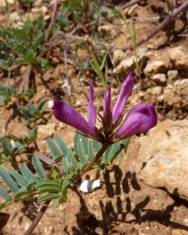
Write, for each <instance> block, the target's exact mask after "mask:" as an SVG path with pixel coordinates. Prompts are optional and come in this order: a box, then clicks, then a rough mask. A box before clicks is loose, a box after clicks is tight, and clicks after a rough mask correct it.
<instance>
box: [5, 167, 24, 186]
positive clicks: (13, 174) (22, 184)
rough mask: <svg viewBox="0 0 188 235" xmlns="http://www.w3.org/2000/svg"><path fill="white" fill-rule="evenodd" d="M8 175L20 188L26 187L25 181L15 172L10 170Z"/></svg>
mask: <svg viewBox="0 0 188 235" xmlns="http://www.w3.org/2000/svg"><path fill="white" fill-rule="evenodd" d="M9 174H10V175H11V176H12V177H13V178H14V179H15V181H16V183H17V184H18V185H19V186H20V187H23V186H27V180H26V179H25V178H24V177H23V176H22V175H20V174H19V173H18V172H17V171H16V170H14V169H12V170H10V171H9Z"/></svg>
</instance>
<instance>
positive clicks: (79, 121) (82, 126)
mask: <svg viewBox="0 0 188 235" xmlns="http://www.w3.org/2000/svg"><path fill="white" fill-rule="evenodd" d="M53 112H54V116H55V117H56V118H57V119H58V120H59V121H61V122H64V123H66V124H68V125H70V126H72V127H74V128H76V129H78V130H79V131H81V132H83V133H85V134H89V135H92V134H94V132H95V128H93V127H92V126H91V125H90V124H89V123H88V122H87V121H86V120H85V119H84V118H83V117H82V115H81V114H80V113H79V112H77V111H76V110H75V109H74V108H73V107H71V106H70V105H68V104H67V103H65V102H64V101H61V100H55V101H54V106H53Z"/></svg>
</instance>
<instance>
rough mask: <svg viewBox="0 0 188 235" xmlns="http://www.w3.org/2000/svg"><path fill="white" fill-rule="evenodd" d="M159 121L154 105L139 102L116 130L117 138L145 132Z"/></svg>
mask: <svg viewBox="0 0 188 235" xmlns="http://www.w3.org/2000/svg"><path fill="white" fill-rule="evenodd" d="M156 123H157V114H156V112H155V109H154V107H153V105H149V104H138V105H135V106H134V107H133V108H132V109H131V110H130V111H129V113H128V115H127V117H126V118H125V120H124V121H123V124H122V125H121V126H120V128H119V129H118V130H117V131H116V133H115V136H116V137H117V138H126V137H128V136H131V135H134V134H139V133H144V132H146V131H147V130H149V129H150V128H152V127H154V126H155V125H156Z"/></svg>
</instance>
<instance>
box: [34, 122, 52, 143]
mask: <svg viewBox="0 0 188 235" xmlns="http://www.w3.org/2000/svg"><path fill="white" fill-rule="evenodd" d="M55 128H56V124H55V123H48V124H45V125H39V126H38V138H39V139H46V138H48V137H50V136H52V135H53V134H54V133H55Z"/></svg>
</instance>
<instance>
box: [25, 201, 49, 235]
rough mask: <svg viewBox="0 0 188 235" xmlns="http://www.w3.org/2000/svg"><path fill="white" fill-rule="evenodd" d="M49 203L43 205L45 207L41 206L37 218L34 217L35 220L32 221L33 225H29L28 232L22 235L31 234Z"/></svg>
mask: <svg viewBox="0 0 188 235" xmlns="http://www.w3.org/2000/svg"><path fill="white" fill-rule="evenodd" d="M50 202H51V201H48V202H46V203H45V205H43V206H42V208H41V209H40V211H39V213H38V214H37V216H36V217H35V219H34V220H33V223H32V224H31V225H30V227H29V228H28V230H27V231H26V232H25V233H24V235H30V234H32V232H33V230H34V229H35V228H36V226H37V225H38V223H39V222H40V220H41V219H42V217H43V215H44V213H45V212H46V210H47V208H48V206H49V204H50Z"/></svg>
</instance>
